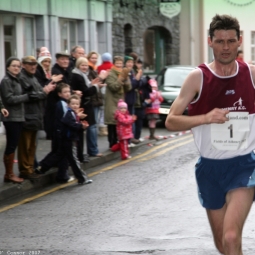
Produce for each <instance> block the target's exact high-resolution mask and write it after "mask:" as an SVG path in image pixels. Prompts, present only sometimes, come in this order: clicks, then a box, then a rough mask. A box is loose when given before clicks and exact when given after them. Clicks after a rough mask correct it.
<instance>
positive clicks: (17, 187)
mask: <svg viewBox="0 0 255 255" xmlns="http://www.w3.org/2000/svg"><path fill="white" fill-rule="evenodd" d="M146 144H147V142H141V143H139V144H137V145H136V146H135V147H131V148H129V149H130V151H131V152H134V151H136V150H137V149H138V148H139V147H141V146H143V145H146ZM117 158H120V153H119V152H112V151H110V150H107V151H106V152H104V153H103V156H102V157H90V162H88V163H83V164H82V169H83V170H84V171H86V173H92V172H93V171H90V169H91V168H93V167H96V166H99V165H102V164H105V163H108V162H110V161H112V160H114V159H117ZM56 174H57V168H52V169H50V170H49V171H47V173H45V174H44V175H42V176H41V177H40V178H38V180H24V182H23V183H22V184H13V183H5V184H4V185H3V187H1V188H0V201H5V200H8V199H12V198H15V197H19V196H22V195H26V194H28V193H29V192H31V191H34V190H38V189H40V188H45V187H48V186H50V185H52V184H56V182H55V177H56ZM71 174H72V171H71ZM59 185H61V184H59Z"/></svg>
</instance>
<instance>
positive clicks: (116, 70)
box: [111, 66, 122, 75]
mask: <svg viewBox="0 0 255 255" xmlns="http://www.w3.org/2000/svg"><path fill="white" fill-rule="evenodd" d="M111 70H113V71H115V72H116V73H117V74H118V75H120V73H121V72H122V68H118V67H116V66H112V67H111Z"/></svg>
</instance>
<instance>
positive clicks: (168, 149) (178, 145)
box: [138, 139, 194, 162]
mask: <svg viewBox="0 0 255 255" xmlns="http://www.w3.org/2000/svg"><path fill="white" fill-rule="evenodd" d="M193 141H194V140H193V139H190V140H188V141H186V142H182V143H179V144H176V145H173V146H171V147H170V148H166V149H164V150H161V151H159V152H158V153H155V154H153V155H151V156H150V157H145V158H142V159H140V160H138V162H144V161H147V160H149V159H152V158H156V157H158V156H161V155H162V154H164V153H165V152H167V151H171V150H173V149H175V148H178V147H180V146H182V145H184V144H187V143H190V142H193Z"/></svg>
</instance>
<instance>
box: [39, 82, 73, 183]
mask: <svg viewBox="0 0 255 255" xmlns="http://www.w3.org/2000/svg"><path fill="white" fill-rule="evenodd" d="M56 91H57V95H58V97H59V101H58V102H57V103H56V106H55V109H56V110H55V116H56V117H55V121H54V133H53V134H52V141H51V152H50V153H48V154H47V155H46V156H45V157H44V158H43V159H42V160H41V161H40V163H39V165H40V166H44V168H47V169H48V168H50V167H52V162H51V160H52V159H53V160H55V157H53V158H52V155H54V154H56V153H57V151H58V148H59V146H60V144H61V139H62V138H61V134H60V128H61V125H62V122H61V120H62V117H63V116H64V114H65V113H66V111H67V100H68V99H69V98H70V96H71V90H70V86H69V85H68V84H66V83H63V82H62V83H59V84H58V85H57V87H56ZM46 166H47V167H46ZM68 167H69V163H68V160H67V158H63V159H62V160H61V161H60V162H59V163H58V173H57V176H56V181H57V182H59V183H66V182H68V181H72V178H71V177H69V175H68ZM36 171H38V168H37V169H36Z"/></svg>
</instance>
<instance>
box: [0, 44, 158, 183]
mask: <svg viewBox="0 0 255 255" xmlns="http://www.w3.org/2000/svg"><path fill="white" fill-rule="evenodd" d="M98 59H99V54H98V53H97V52H95V51H92V52H89V53H88V54H87V55H86V53H85V50H84V49H83V47H81V46H79V45H77V46H74V47H73V48H72V50H71V54H70V55H69V54H68V53H66V52H58V53H56V54H55V64H54V65H52V62H53V61H52V56H51V53H50V52H49V50H48V49H47V48H46V47H41V48H40V49H38V52H37V56H36V57H34V56H25V57H23V58H22V59H21V60H20V59H18V58H16V57H10V58H9V59H7V61H6V74H5V76H4V77H3V79H2V80H1V84H0V95H1V100H0V108H1V113H2V115H1V117H2V119H1V121H2V122H3V125H4V127H5V130H6V147H5V151H4V155H3V161H4V165H5V175H4V182H13V183H22V182H23V181H24V179H29V180H34V179H38V178H39V177H40V176H41V175H42V174H45V172H47V171H48V170H49V169H50V168H51V167H57V168H58V172H57V176H56V181H57V182H59V183H66V182H69V181H70V180H72V177H70V176H69V175H68V168H69V166H70V167H71V169H72V171H73V174H74V176H75V178H76V179H77V180H78V184H88V183H91V182H92V180H90V179H88V177H87V175H86V173H85V172H84V171H83V170H82V169H81V164H80V163H86V162H89V158H90V157H101V156H102V153H101V152H100V151H99V148H98V135H100V136H107V138H108V142H109V149H110V150H112V151H114V152H115V151H120V153H121V159H122V160H125V159H128V158H130V157H131V156H130V153H129V147H132V146H135V144H138V143H140V142H141V141H143V138H141V130H142V126H143V122H144V119H145V118H146V119H148V124H149V129H150V135H149V139H156V136H155V128H156V121H157V119H158V118H159V112H158V110H159V106H160V103H161V102H162V100H163V99H162V97H161V94H160V92H159V91H158V90H157V82H156V80H154V79H151V78H150V77H148V76H144V74H143V68H142V65H143V62H142V60H141V59H140V58H139V57H138V55H137V54H136V53H133V52H132V53H130V54H129V55H128V56H124V57H121V56H114V57H113V58H112V56H111V54H110V53H108V52H106V53H104V54H102V56H101V59H102V63H100V65H98ZM39 130H44V131H45V133H46V139H49V140H51V151H50V152H49V153H48V154H47V155H45V157H44V158H43V159H42V160H40V161H39V162H38V160H37V157H36V146H37V144H38V131H39ZM16 149H17V156H18V169H19V176H17V175H15V174H14V171H13V163H14V155H15V152H16Z"/></svg>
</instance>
